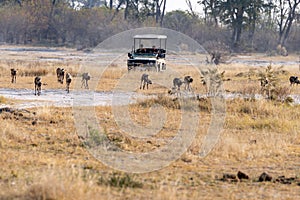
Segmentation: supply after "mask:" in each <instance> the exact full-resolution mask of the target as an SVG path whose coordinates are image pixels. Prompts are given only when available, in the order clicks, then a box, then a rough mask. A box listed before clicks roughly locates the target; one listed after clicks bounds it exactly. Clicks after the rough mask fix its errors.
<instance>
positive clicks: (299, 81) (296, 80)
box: [290, 76, 300, 85]
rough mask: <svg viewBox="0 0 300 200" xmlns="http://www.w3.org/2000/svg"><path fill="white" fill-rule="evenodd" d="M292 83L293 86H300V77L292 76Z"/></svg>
mask: <svg viewBox="0 0 300 200" xmlns="http://www.w3.org/2000/svg"><path fill="white" fill-rule="evenodd" d="M290 83H291V85H294V84H297V85H298V84H300V80H299V79H298V76H291V77H290Z"/></svg>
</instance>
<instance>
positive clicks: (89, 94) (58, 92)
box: [0, 88, 300, 109]
mask: <svg viewBox="0 0 300 200" xmlns="http://www.w3.org/2000/svg"><path fill="white" fill-rule="evenodd" d="M0 96H3V97H5V98H9V99H14V100H22V101H24V102H21V103H16V104H14V105H13V106H12V107H15V108H19V109H22V108H32V107H42V106H55V107H72V106H120V105H129V104H132V103H136V102H137V101H138V100H143V99H147V98H151V97H155V95H151V96H149V95H147V96H146V95H143V94H139V93H136V92H122V91H112V92H98V91H90V90H77V91H74V90H73V91H71V92H70V93H69V94H68V93H67V92H66V91H65V90H62V89H55V90H54V89H49V90H42V94H41V95H40V96H35V95H34V90H29V89H7V88H0ZM183 96H185V97H188V98H190V97H193V96H194V95H192V94H189V95H186V94H184V95H183ZM183 96H182V97H183ZM198 96H199V97H204V98H205V97H207V95H205V94H198ZM222 97H223V98H224V99H235V98H242V99H245V98H251V96H250V95H243V94H239V93H224V94H222ZM290 97H292V98H293V99H294V104H295V105H298V104H300V95H298V94H297V95H296V94H295V95H290ZM254 98H255V99H257V100H259V99H263V98H264V97H263V96H261V95H260V94H256V95H255V96H254ZM7 106H10V105H5V104H2V105H1V104H0V107H7ZM10 107H11V106H10Z"/></svg>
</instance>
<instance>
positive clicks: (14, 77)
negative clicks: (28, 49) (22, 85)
mask: <svg viewBox="0 0 300 200" xmlns="http://www.w3.org/2000/svg"><path fill="white" fill-rule="evenodd" d="M10 74H11V83H16V82H17V70H15V69H10Z"/></svg>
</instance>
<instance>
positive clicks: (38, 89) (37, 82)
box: [34, 76, 42, 96]
mask: <svg viewBox="0 0 300 200" xmlns="http://www.w3.org/2000/svg"><path fill="white" fill-rule="evenodd" d="M41 90H42V82H41V77H39V76H36V77H35V78H34V95H36V93H37V95H38V96H40V94H41Z"/></svg>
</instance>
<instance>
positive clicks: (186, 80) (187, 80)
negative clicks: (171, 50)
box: [183, 76, 193, 91]
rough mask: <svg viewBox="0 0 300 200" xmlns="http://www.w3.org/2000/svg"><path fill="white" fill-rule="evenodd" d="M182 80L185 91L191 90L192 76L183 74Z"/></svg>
mask: <svg viewBox="0 0 300 200" xmlns="http://www.w3.org/2000/svg"><path fill="white" fill-rule="evenodd" d="M183 82H184V85H185V87H184V89H185V90H187V91H191V89H192V87H191V83H192V82H193V78H192V77H191V76H185V77H184V80H183Z"/></svg>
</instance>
